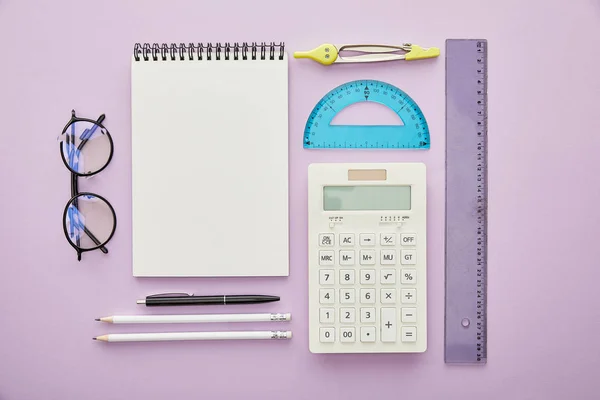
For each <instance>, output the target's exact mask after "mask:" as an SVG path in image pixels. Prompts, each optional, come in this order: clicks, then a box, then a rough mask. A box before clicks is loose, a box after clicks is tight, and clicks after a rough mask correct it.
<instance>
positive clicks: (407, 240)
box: [400, 233, 417, 246]
mask: <svg viewBox="0 0 600 400" xmlns="http://www.w3.org/2000/svg"><path fill="white" fill-rule="evenodd" d="M400 243H401V244H402V246H416V245H417V235H416V234H415V233H403V234H402V235H400Z"/></svg>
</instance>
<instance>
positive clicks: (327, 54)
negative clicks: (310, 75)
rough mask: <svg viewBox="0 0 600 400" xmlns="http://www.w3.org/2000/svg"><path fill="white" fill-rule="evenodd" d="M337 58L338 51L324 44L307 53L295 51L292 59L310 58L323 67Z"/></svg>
mask: <svg viewBox="0 0 600 400" xmlns="http://www.w3.org/2000/svg"><path fill="white" fill-rule="evenodd" d="M337 57H338V50H337V49H336V48H335V46H334V45H332V44H329V43H326V44H322V45H320V46H319V47H317V48H314V49H312V50H309V51H295V52H294V58H310V59H311V60H314V61H316V62H318V63H321V64H323V65H331V64H333V63H334V62H335V60H336V59H337Z"/></svg>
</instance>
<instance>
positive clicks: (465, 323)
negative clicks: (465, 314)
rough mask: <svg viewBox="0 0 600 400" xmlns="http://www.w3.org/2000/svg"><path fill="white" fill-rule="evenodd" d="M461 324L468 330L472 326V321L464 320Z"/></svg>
mask: <svg viewBox="0 0 600 400" xmlns="http://www.w3.org/2000/svg"><path fill="white" fill-rule="evenodd" d="M460 324H461V325H462V326H463V327H465V328H468V327H469V325H471V320H469V318H463V319H462V321H460Z"/></svg>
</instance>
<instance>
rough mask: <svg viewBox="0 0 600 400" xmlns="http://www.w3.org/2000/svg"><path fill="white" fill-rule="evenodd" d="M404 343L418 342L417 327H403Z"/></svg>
mask: <svg viewBox="0 0 600 400" xmlns="http://www.w3.org/2000/svg"><path fill="white" fill-rule="evenodd" d="M402 341H403V342H416V341H417V327H416V326H403V327H402Z"/></svg>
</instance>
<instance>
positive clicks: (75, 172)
mask: <svg viewBox="0 0 600 400" xmlns="http://www.w3.org/2000/svg"><path fill="white" fill-rule="evenodd" d="M104 119H105V116H104V114H102V115H101V116H100V117H99V118H98V119H97V120H95V121H94V120H91V119H87V118H79V117H77V116H76V115H75V110H73V111H72V112H71V119H70V120H69V122H67V125H66V126H65V128H64V129H63V131H62V133H61V135H60V136H59V138H58V139H59V141H60V155H61V157H62V160H63V162H64V164H65V166H66V167H67V168H68V169H69V171H71V198H70V200H69V201H68V202H67V205H66V206H65V210H64V212H63V229H64V233H65V236H66V238H67V240H68V241H69V243H70V244H71V246H73V247H74V248H75V250H76V251H77V260H79V261H81V253H83V252H86V251H91V250H96V249H100V251H102V252H103V253H104V254H106V253H108V249H107V248H106V246H105V245H106V244H107V243H108V241H109V240H110V239H111V238H112V236H113V234H114V233H115V229H116V227H117V216H116V214H115V210H114V208H113V207H112V205H111V204H110V203H109V202H108V200H106V199H105V198H104V197H102V196H100V195H98V194H95V193H91V192H79V187H78V183H79V182H78V179H79V177H80V176H81V177H91V176H94V175H96V174H98V173H99V172H100V171H102V170H104V169H105V168H106V166H107V165H108V164H109V163H110V161H111V159H112V156H113V151H114V147H113V140H112V137H111V136H110V133H109V132H108V130H107V129H106V128H105V127H104V126H103V125H102V122H103V121H104Z"/></svg>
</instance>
